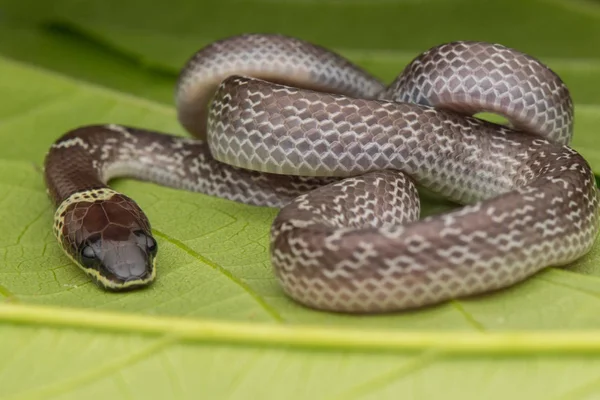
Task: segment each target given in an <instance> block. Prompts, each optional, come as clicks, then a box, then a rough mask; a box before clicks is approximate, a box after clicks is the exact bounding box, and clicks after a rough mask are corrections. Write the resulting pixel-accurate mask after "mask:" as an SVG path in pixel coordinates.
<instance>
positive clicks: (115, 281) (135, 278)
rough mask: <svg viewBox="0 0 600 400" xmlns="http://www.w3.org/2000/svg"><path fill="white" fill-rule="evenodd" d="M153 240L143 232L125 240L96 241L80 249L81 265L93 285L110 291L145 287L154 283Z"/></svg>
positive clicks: (154, 253) (154, 241)
mask: <svg viewBox="0 0 600 400" xmlns="http://www.w3.org/2000/svg"><path fill="white" fill-rule="evenodd" d="M156 253H157V244H156V240H154V238H153V237H152V236H151V235H149V234H146V233H144V232H142V231H134V232H132V233H131V234H130V235H129V237H128V238H127V239H126V240H110V239H106V238H104V239H97V240H95V241H93V242H89V243H88V244H87V245H86V246H85V247H84V248H83V250H82V252H81V255H82V263H83V264H84V265H85V266H86V267H87V268H86V269H87V272H88V273H89V275H91V276H92V277H93V278H94V279H95V280H96V282H97V283H98V284H99V285H101V286H103V287H105V288H107V289H112V290H128V289H134V288H139V287H142V286H147V285H148V284H149V283H151V282H152V281H153V280H154V276H155V270H154V259H155V257H156Z"/></svg>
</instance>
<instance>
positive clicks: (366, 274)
mask: <svg viewBox="0 0 600 400" xmlns="http://www.w3.org/2000/svg"><path fill="white" fill-rule="evenodd" d="M269 81H270V82H269ZM273 82H275V83H273ZM177 89H178V90H177V96H176V98H177V106H178V112H179V119H180V121H181V123H182V124H183V126H184V127H186V128H187V129H188V131H190V133H192V134H193V135H194V136H196V137H197V138H198V139H189V138H180V137H175V136H171V135H168V134H165V133H160V132H154V131H149V130H145V129H140V128H134V127H126V126H121V125H113V124H108V125H90V126H85V127H80V128H77V129H74V130H73V131H70V132H68V133H67V134H65V135H64V136H63V137H62V138H61V139H59V140H58V141H57V142H56V143H55V144H54V145H53V147H52V149H51V150H50V152H49V154H48V157H47V160H46V182H47V184H48V188H49V193H50V195H51V197H52V198H53V199H54V201H55V203H56V204H57V205H59V206H58V207H59V210H60V213H58V212H57V216H60V215H62V214H64V213H65V210H66V211H67V214H68V212H69V209H71V208H73V207H74V204H76V203H77V202H74V201H73V199H74V198H78V199H80V198H81V194H82V193H85V192H86V191H89V190H92V191H98V190H107V186H106V184H107V182H108V180H109V179H110V178H112V177H115V176H128V177H134V178H138V179H144V180H150V181H153V182H156V183H159V184H163V185H167V186H171V187H176V188H182V189H186V190H192V191H198V192H202V193H206V194H208V195H214V196H219V197H223V198H227V199H230V200H234V201H239V202H244V203H248V204H254V205H264V206H273V207H281V208H282V209H281V211H280V213H279V215H278V216H277V218H276V219H275V221H274V223H273V226H272V229H271V254H272V262H273V267H274V271H275V275H276V276H277V279H278V281H279V283H280V284H281V285H282V287H283V289H284V291H285V292H286V293H287V294H289V295H290V296H291V297H292V298H294V299H296V300H297V301H299V302H301V303H302V304H305V305H308V306H310V307H314V308H319V309H326V310H335V311H344V312H382V311H394V310H401V309H408V308H415V307H421V306H426V305H431V304H436V303H439V302H442V301H445V300H448V299H452V298H457V297H461V296H467V295H473V294H479V293H483V292H487V291H490V290H495V289H499V288H503V287H507V286H510V285H513V284H515V283H517V282H520V281H522V280H524V279H526V278H527V277H529V276H531V275H533V274H535V273H536V272H537V271H539V270H541V269H542V268H545V267H547V266H550V265H554V266H558V265H564V264H567V263H569V262H571V261H573V260H575V259H577V258H579V257H581V256H582V255H584V254H585V253H586V252H587V251H588V250H589V249H590V248H591V246H592V244H593V243H594V241H595V239H596V237H597V234H598V215H597V209H598V197H597V196H598V193H597V190H596V187H595V179H594V176H593V174H592V172H591V170H590V167H589V165H588V164H587V162H586V161H585V160H584V159H583V158H582V157H581V156H580V155H579V154H578V153H576V152H575V151H573V150H572V149H570V148H569V147H568V146H567V145H568V144H569V143H570V139H571V136H572V126H573V105H572V102H571V98H570V95H569V92H568V90H567V88H566V87H565V86H564V84H563V83H562V81H561V80H560V78H559V77H558V76H556V74H554V73H553V72H552V71H551V70H549V69H548V68H547V67H545V66H544V65H542V64H541V63H540V62H538V61H537V60H535V59H534V58H532V57H530V56H527V55H525V54H522V53H520V52H517V51H515V50H512V49H508V48H506V47H503V46H500V45H495V44H487V43H481V42H454V43H449V44H443V45H441V46H437V47H435V48H433V49H430V50H428V51H426V52H425V53H423V54H422V55H420V56H418V57H417V58H415V60H414V61H413V62H412V63H411V64H409V65H408V66H407V67H406V68H405V70H404V72H403V73H402V74H401V75H400V76H399V77H398V79H396V80H395V81H394V82H393V83H392V84H391V85H390V86H389V87H388V88H385V87H384V86H383V85H382V84H381V83H380V82H379V81H378V80H377V79H375V78H373V77H371V76H370V75H369V74H367V73H366V72H365V71H363V70H362V69H360V68H359V67H357V66H354V65H353V64H351V63H350V62H348V61H347V60H345V59H343V58H342V57H340V56H339V55H337V54H334V53H332V52H330V51H328V50H326V49H324V48H322V47H319V46H315V45H313V44H310V43H307V42H304V41H301V40H299V39H295V38H288V37H285V36H281V35H258V34H251V35H241V36H236V37H233V38H229V39H225V40H221V41H218V42H215V43H213V44H211V45H208V46H207V47H205V48H204V49H202V50H200V51H199V52H198V53H197V54H196V55H194V56H193V57H192V58H191V59H190V61H189V62H188V63H187V64H186V66H185V67H184V69H183V71H182V74H181V77H180V79H179V82H178V86H177ZM210 100H212V101H210ZM480 111H491V112H496V113H501V114H503V115H505V116H506V117H507V118H508V120H509V121H510V122H511V126H512V127H513V128H514V129H511V128H507V127H502V126H499V125H495V124H491V123H487V122H484V121H481V120H479V119H476V118H472V117H469V116H467V115H464V114H474V113H476V112H480ZM205 140H206V141H205ZM414 183H418V184H419V185H422V186H423V187H425V188H428V189H430V190H432V191H434V192H436V193H439V194H440V195H442V196H444V197H446V198H448V199H451V200H453V201H456V202H458V203H461V204H464V205H465V207H463V208H460V209H457V210H455V211H453V212H450V213H447V214H443V215H436V216H432V217H429V218H425V219H423V220H421V221H419V198H418V194H417V191H416V189H415V186H414ZM104 193H107V195H106V197H107V196H109V195H108V193H111V195H112V196H118V197H115V198H118V199H119V202H123V201H125V202H131V203H132V205H131V210H132V211H131V212H130V213H129V215H130V216H131V217H128V218H125V217H124V216H122V215H121V216H118V215H117V214H114V216H109V218H108V220H109V222H108V224H109V225H110V224H113V225H115V224H116V225H119V224H120V225H119V226H122V227H127V228H124V229H125V230H126V229H129V230H130V231H131V232H134V231H141V232H142V233H143V235H142V236H141V239H140V236H139V235H138V236H135V235H129V237H126V236H127V235H121V236H122V240H121V241H118V240H114V238H111V237H110V235H105V236H106V237H105V240H104V243H109V245H105V246H104V247H98V249H99V255H100V256H106V255H107V254H108V255H110V254H114V253H115V252H116V250H115V246H118V245H122V244H123V243H125V244H126V245H131V243H134V245H135V246H137V247H135V246H134V247H135V248H136V249H137V248H141V249H142V250H143V251H142V253H144V252H145V253H146V254H147V257H146V261H145V264H144V265H145V267H144V268H145V274H146V275H145V276H147V277H148V276H152V279H153V276H154V274H155V272H154V266H153V254H155V247H156V246H155V243H154V242H153V239H152V237H151V233H150V224H149V222H148V221H147V219H146V217H145V216H144V214H143V212H142V211H141V210H140V209H139V207H137V205H135V203H134V202H133V200H131V199H129V198H127V197H125V196H123V195H121V194H117V193H112V192H108V191H105V192H104ZM74 196H75V197H74ZM64 201H67V202H70V203H69V204H66V203H65V204H63V205H62V206H60V204H61V203H63V202H64ZM112 201H113V198H112V197H111V198H103V199H96V200H95V201H94V202H89V201H88V203H86V204H88V205H89V204H100V205H103V204H104V205H106V203H109V204H110V203H111V202H112ZM88 205H86V207H89V206H88ZM109 208H110V207H109ZM121 214H123V213H121ZM57 218H59V217H57ZM62 218H64V216H63V217H62ZM119 218H120V219H119ZM123 221H124V222H123ZM135 221H139V222H135ZM90 224H91V222H90ZM136 224H137V225H136ZM111 226H112V225H111ZM60 227H62V232H60ZM77 227H78V229H79V231H77V232H73V230H74V229H76V228H77ZM140 227H142V228H140ZM84 228H85V227H84ZM57 230H58V231H59V234H58V235H59V236H60V235H62V236H63V237H67V236H68V237H76V238H77V240H74V241H73V243H74V245H73V246H71V248H70V249H66V251H71V256H72V257H73V259H74V260H75V261H76V262H78V261H79V259H80V258H81V257H80V254H81V251H82V249H83V248H85V246H86V245H88V244H89V243H88V242H89V240H88V237H89V235H88V234H85V232H84V234H82V233H81V231H82V226H81V224H79V225H77V226H76V224H65V223H64V222H62V225H57ZM83 230H84V231H85V229H83ZM111 240H112V242H111ZM96 244H97V243H96ZM66 247H68V246H66ZM130 247H131V246H130ZM73 249H74V250H73ZM151 250H153V251H151ZM78 251H79V253H78ZM73 254H74V255H73ZM119 254H124V253H119ZM113 258H114V257H113ZM117 258H118V257H117ZM121 258H123V257H121ZM125 258H127V257H125ZM134 259H135V257H134ZM131 260H132V259H131V258H130V259H129V260H128V261H127V260H126V261H127V262H124V261H123V260H122V259H118V260H117V261H118V262H117V264H119V265H120V267H118V268H117V269H119V268H120V270H121V271H122V270H123V269H126V270H127V271H129V272H128V273H124V274H123V273H121V275H120V276H121V278H123V276H125V277H126V276H129V278H128V279H129V280H127V279H121V280H122V282H121V283H119V279H120V278H119V277H117V278H114V276H111V277H109V278H99V280H100V282H99V283H100V284H102V283H103V282H105V281H106V280H109V281H111V282H116V283H114V284H112V286H114V287H113V288H114V289H118V287H119V285H120V284H123V285H126V283H125V282H138V283H139V285H140V286H142V285H145V284H147V283H149V281H151V280H152V279H147V280H146V281H145V282H144V283H143V284H142V283H141V282H140V278H139V277H137V276H136V277H132V276H133V275H135V274H133V273H131V271H134V270H135V271H139V267H137V266H136V265H134V264H135V263H134V262H133V261H131ZM100 264H102V263H100ZM113 264H114V263H113ZM138 264H139V263H138ZM122 265H125V266H126V268H124V267H122ZM96 266H97V264H96ZM109 267H110V268H108V270H110V269H111V268H112V269H115V266H114V265H112V266H109ZM84 270H86V268H85V267H84ZM98 270H99V271H100V272H99V273H98V274H97V275H100V276H107V275H106V274H107V273H106V271H107V268H105V266H102V265H101V267H99V269H98ZM117 275H119V274H117ZM97 280H98V279H97ZM104 286H107V285H104Z"/></svg>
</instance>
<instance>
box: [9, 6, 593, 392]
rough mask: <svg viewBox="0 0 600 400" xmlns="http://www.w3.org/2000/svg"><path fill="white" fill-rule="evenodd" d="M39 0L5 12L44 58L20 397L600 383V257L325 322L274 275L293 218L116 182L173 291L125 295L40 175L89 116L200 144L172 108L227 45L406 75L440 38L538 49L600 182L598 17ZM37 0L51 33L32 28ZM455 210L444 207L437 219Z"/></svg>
mask: <svg viewBox="0 0 600 400" xmlns="http://www.w3.org/2000/svg"><path fill="white" fill-rule="evenodd" d="M38 3H39V2H37V1H33V2H32V1H31V0H19V1H18V2H17V1H14V0H7V3H6V4H8V5H9V6H8V11H10V12H9V13H8V14H9V15H11V16H16V17H15V18H16V19H15V21H17V20H18V21H21V22H19V23H16V24H15V25H3V26H2V25H0V33H2V36H3V37H4V38H5V39H6V40H3V41H0V53H2V54H5V55H8V56H10V57H12V58H16V59H19V60H22V61H26V62H28V63H30V64H32V65H34V66H32V65H26V64H21V63H16V62H14V61H11V60H8V59H2V58H0V76H2V77H5V79H1V80H0V99H4V100H0V221H2V228H3V229H2V230H0V297H3V298H4V300H5V301H4V304H1V305H0V321H2V322H3V323H2V324H0V331H1V333H0V335H1V336H2V342H1V343H2V344H1V345H0V398H24V399H31V398H44V399H46V398H65V399H70V398H82V397H85V398H109V397H110V396H119V397H131V398H138V397H139V398H146V399H147V398H198V397H202V398H283V397H284V396H285V397H288V396H289V397H290V398H298V399H300V398H310V397H312V396H314V397H316V398H328V399H329V398H361V399H362V398H367V399H368V398H378V399H381V398H398V395H399V394H401V395H402V396H403V397H407V398H440V397H442V396H443V397H444V398H461V399H481V398H485V399H506V398H509V397H510V396H511V395H515V396H516V397H518V398H528V399H529V398H544V399H547V398H554V397H564V398H593V396H594V395H596V393H597V392H598V390H600V379H599V375H598V372H597V371H598V370H596V369H595V368H597V367H599V366H600V365H598V362H599V358H598V357H597V354H598V352H599V350H600V343H599V340H598V337H600V334H599V331H598V329H599V328H600V318H598V317H597V311H596V309H597V303H598V301H599V297H600V265H599V262H598V260H599V258H600V246H598V245H597V246H596V247H595V248H594V249H593V250H592V252H591V253H590V254H589V255H588V256H586V257H585V258H583V259H582V260H580V261H578V262H577V263H575V264H574V265H572V266H570V267H569V268H565V269H556V268H549V269H547V270H546V271H544V272H542V273H540V274H538V275H537V276H536V277H534V278H532V279H529V280H527V281H526V282H523V283H522V284H519V285H516V286H514V287H512V288H510V289H507V290H503V291H499V292H496V293H493V294H490V295H486V296H478V297H474V298H469V299H461V300H457V301H452V302H449V303H447V304H443V305H440V306H437V307H431V308H428V309H423V310H418V311H413V312H408V313H398V314H393V315H383V316H347V315H338V314H329V313H321V312H316V311H313V310H308V309H305V308H303V307H301V306H298V305H297V304H296V303H294V302H293V301H291V300H289V299H288V298H287V297H286V296H284V295H283V294H282V292H281V290H280V289H279V287H278V286H277V284H276V282H275V280H274V278H273V274H272V271H271V269H270V263H269V254H268V237H267V234H268V229H269V226H270V223H271V221H272V219H273V218H274V216H275V215H276V213H277V210H273V209H268V208H259V207H250V206H245V205H241V204H236V203H233V202H229V201H225V200H221V199H216V198H212V197H209V196H204V195H202V194H197V193H187V192H183V191H178V190H173V189H168V188H163V187H159V186H156V185H153V184H149V183H142V182H135V181H130V180H119V181H116V182H114V185H113V186H114V187H115V188H116V189H117V190H120V191H123V192H124V193H126V194H128V195H130V196H132V197H133V198H135V199H136V200H137V201H138V202H139V204H140V205H141V206H142V208H143V209H144V210H145V211H146V213H147V214H148V215H149V217H150V218H151V220H152V222H153V227H154V229H155V234H156V236H157V238H158V240H159V246H160V251H159V259H158V268H159V269H158V280H157V282H156V284H155V285H153V286H152V287H150V288H148V289H147V290H143V291H138V292H131V293H120V294H116V293H106V292H103V291H101V290H100V289H98V288H97V287H96V286H95V285H93V284H92V283H91V282H90V281H89V279H87V277H86V276H85V275H84V274H83V273H82V272H81V271H79V270H78V269H77V268H76V267H75V266H74V265H73V264H72V263H70V261H69V260H68V259H67V258H66V257H65V256H64V255H63V254H62V252H61V251H60V249H59V247H58V244H57V243H56V240H55V239H54V237H53V236H52V233H51V224H52V215H53V210H52V208H51V205H50V202H49V200H48V199H47V197H46V194H45V188H44V185H43V180H42V175H41V164H42V160H43V157H44V154H45V153H46V151H47V149H48V147H49V146H50V144H51V143H52V142H53V141H54V140H55V139H56V138H57V137H58V136H59V135H60V134H62V133H63V132H65V131H66V130H69V129H72V128H73V127H75V126H77V125H82V124H90V123H103V122H105V123H107V122H111V123H123V124H131V125H137V126H141V127H147V128H151V129H155V130H162V131H165V132H171V133H174V134H178V135H183V134H184V132H183V130H182V128H181V127H180V126H179V125H178V124H177V122H176V118H175V113H174V110H173V108H172V90H173V85H174V80H175V77H176V74H177V71H178V69H179V67H180V66H181V64H182V63H183V61H184V60H185V59H186V58H187V57H189V55H191V54H192V53H193V52H194V51H195V50H197V49H198V48H199V47H200V46H202V45H203V44H206V43H208V42H209V41H211V40H214V39H217V38H219V37H222V36H227V35H231V34H234V33H238V32H241V31H265V30H268V31H279V32H284V33H288V34H293V35H298V36H302V37H304V38H306V39H309V40H313V41H317V42H320V43H322V44H325V45H328V46H331V47H333V48H335V49H337V50H339V51H341V52H342V53H343V54H345V55H346V56H348V57H350V58H351V59H353V60H354V61H356V62H358V63H360V64H361V65H363V66H365V67H366V68H368V69H369V70H370V71H372V72H374V73H375V74H377V75H378V76H380V77H382V78H384V79H387V80H390V79H392V78H393V77H394V76H395V75H396V74H397V73H399V72H400V70H401V69H402V67H403V66H404V65H405V64H406V62H408V61H409V60H410V58H412V57H413V56H414V55H416V54H417V53H418V52H420V51H422V50H424V49H425V48H427V47H428V46H431V45H434V44H437V43H439V42H442V41H449V40H454V39H480V40H491V41H498V42H502V43H504V44H507V45H511V46H513V47H517V48H520V49H522V50H524V51H527V52H530V53H532V54H535V55H536V56H538V57H539V58H542V59H543V60H544V61H546V62H547V63H548V64H550V66H551V67H552V68H554V69H555V70H556V71H557V72H558V73H559V74H560V75H561V76H562V77H563V78H564V79H565V81H566V82H567V84H568V85H569V87H570V88H571V90H572V93H573V97H574V99H575V102H576V133H575V140H574V147H575V148H576V149H577V150H578V151H580V152H581V153H582V154H583V155H584V156H585V157H586V159H587V160H588V161H589V162H590V163H591V165H592V166H593V168H594V170H595V171H596V172H597V173H598V172H600V146H599V145H598V144H597V140H596V138H595V135H596V132H595V131H596V128H597V126H598V124H599V123H600V108H599V107H600V105H599V104H600V101H599V98H598V95H597V93H598V89H599V84H598V82H600V54H598V52H597V46H596V44H597V43H598V40H600V28H599V27H600V24H598V19H599V18H600V12H598V7H597V5H595V4H594V3H591V2H584V1H578V2H561V1H550V0H547V1H541V0H539V1H533V0H532V1H528V2H522V1H517V0H507V1H491V2H480V1H475V0H470V1H466V0H464V1H454V2H446V1H442V0H425V1H415V0H404V1H397V2H394V1H390V0H377V1H375V0H374V1H371V2H360V1H356V0H349V1H348V2H337V1H326V2H318V1H311V0H295V1H292V0H288V1H285V2H273V1H270V0H253V1H249V2H241V1H235V0H228V1H223V2H221V3H217V2H215V3H207V2H194V1H184V0H178V1H177V2H174V3H169V4H167V3H164V4H160V3H154V4H151V3H149V2H142V1H141V0H130V1H119V2H116V1H114V0H104V1H90V2H85V4H84V3H83V2H80V1H76V0H57V1H55V2H52V7H49V6H48V5H45V6H44V7H47V8H46V10H40V9H38V8H34V7H33V5H37V4H38ZM6 4H5V5H3V6H0V7H6ZM33 9H35V10H38V11H37V12H36V13H35V14H36V15H34V16H33V17H31V16H29V17H30V18H32V21H33V20H35V22H40V21H41V23H40V24H38V25H35V26H30V25H27V24H26V23H23V24H21V25H19V24H20V23H22V22H23V20H24V19H27V18H28V15H29V10H33ZM115 10H118V12H115ZM0 11H2V9H1V8H0ZM273 16H277V17H273ZM491 16H493V18H492V17H491ZM481 18H486V19H485V21H484V23H483V24H479V23H474V22H472V21H474V20H476V19H477V20H478V21H480V20H481ZM299 21H300V22H299ZM365 21H367V22H368V23H369V25H367V22H365ZM428 22H429V24H427V23H428ZM481 26H483V27H484V29H482V28H481ZM548 26H552V27H560V29H558V28H550V29H548ZM574 37H576V38H577V40H574V39H573V38H574ZM35 65H37V66H42V67H43V68H38V67H35ZM49 70H54V71H59V72H61V73H62V74H55V73H52V72H49ZM6 77H9V78H6ZM73 77H75V78H77V79H74V78H73ZM99 85H101V86H105V87H109V88H111V89H106V88H104V87H101V86H99ZM132 94H135V95H132ZM449 207H450V206H449V205H447V204H440V203H435V202H428V203H426V207H425V211H426V213H434V212H440V211H443V210H445V209H448V208H449ZM75 309H77V310H75ZM123 312H124V313H125V314H122V313H123ZM307 325H308V326H307ZM32 365H34V367H32ZM532 371H533V373H532Z"/></svg>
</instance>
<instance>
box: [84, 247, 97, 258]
mask: <svg viewBox="0 0 600 400" xmlns="http://www.w3.org/2000/svg"><path fill="white" fill-rule="evenodd" d="M81 255H82V256H83V258H86V259H88V260H94V259H95V258H96V252H95V251H94V249H93V248H92V246H89V245H86V246H85V247H84V248H83V249H82V250H81Z"/></svg>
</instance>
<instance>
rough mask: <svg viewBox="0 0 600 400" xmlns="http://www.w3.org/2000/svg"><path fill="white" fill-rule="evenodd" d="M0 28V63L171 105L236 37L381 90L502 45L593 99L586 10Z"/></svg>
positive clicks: (116, 16)
mask: <svg viewBox="0 0 600 400" xmlns="http://www.w3.org/2000/svg"><path fill="white" fill-rule="evenodd" d="M0 18H1V21H2V25H1V26H2V28H1V30H0V33H1V35H2V38H3V39H2V41H0V54H4V55H5V56H8V57H12V58H16V59H18V60H22V61H26V62H30V63H34V64H37V65H40V66H42V67H45V68H50V69H53V70H56V71H59V72H62V73H65V74H68V75H72V76H74V77H78V78H83V79H87V80H90V81H92V82H96V83H99V84H102V85H106V86H110V87H113V88H116V89H118V90H120V91H125V92H131V93H134V94H136V95H140V96H144V97H147V98H150V99H153V100H158V101H162V102H166V103H169V104H171V101H172V92H173V88H172V86H173V83H174V78H175V77H176V74H177V72H178V70H179V68H180V67H181V66H182V64H183V63H184V61H185V60H186V59H187V58H188V57H189V56H190V55H191V54H192V53H193V52H194V51H196V50H197V49H199V48H200V47H201V46H203V45H205V44H207V43H208V42H210V41H213V40H215V39H219V38H222V37H225V36H229V35H233V34H238V33H242V32H279V33H285V34H289V35H295V36H299V37H301V38H303V39H306V40H310V41H314V42H316V43H319V44H322V45H325V46H328V47H332V48H334V49H335V50H338V51H340V52H341V53H343V54H344V55H346V56H348V57H349V58H351V59H352V60H354V61H356V62H358V63H360V64H361V65H363V66H364V67H366V68H367V69H369V70H370V71H372V72H373V73H375V74H376V75H378V76H379V77H381V78H383V79H385V80H388V81H389V80H391V79H393V77H394V76H395V75H397V74H398V73H399V72H400V71H401V69H402V68H403V66H404V65H405V64H406V62H408V61H409V60H410V59H411V58H412V57H414V56H415V55H416V54H418V53H419V52H421V51H423V50H425V49H426V48H428V47H431V46H433V45H436V44H439V43H442V42H447V41H451V40H459V39H472V40H486V41H492V42H500V43H502V44H505V45H507V46H511V47H515V48H518V49H519V50H522V51H525V52H528V53H531V54H532V55H534V56H536V57H538V58H540V59H542V60H543V61H545V62H547V63H548V64H550V66H551V67H552V68H554V69H555V70H557V72H559V74H560V75H561V76H562V77H563V78H564V80H565V81H566V82H567V84H568V85H569V87H570V88H571V89H572V92H573V97H574V99H575V102H576V103H585V104H589V103H596V102H598V98H599V95H598V93H597V90H596V89H597V88H598V86H597V84H596V82H597V81H598V80H599V79H598V78H600V48H599V46H598V44H599V43H600V24H599V23H598V22H599V20H600V6H599V3H597V2H594V1H589V0H587V1H586V0H371V1H369V0H364V1H358V0H345V1H344V0H325V1H318V0H280V1H277V0H249V1H242V0H222V1H201V0H200V1H193V0H173V1H156V2H151V1H146V0H54V1H46V2H42V1H37V0H3V2H2V5H0Z"/></svg>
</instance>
